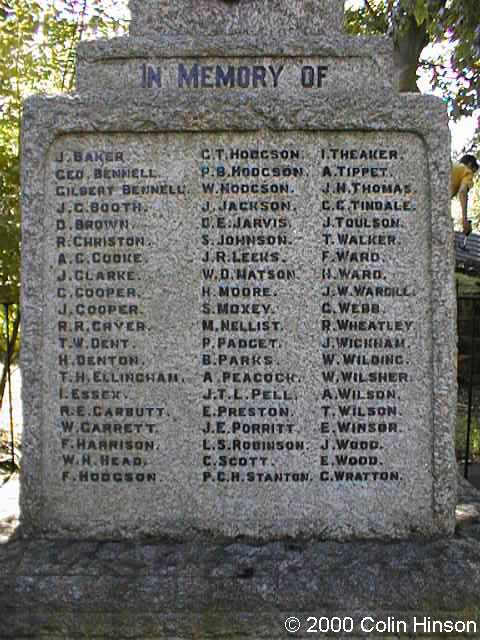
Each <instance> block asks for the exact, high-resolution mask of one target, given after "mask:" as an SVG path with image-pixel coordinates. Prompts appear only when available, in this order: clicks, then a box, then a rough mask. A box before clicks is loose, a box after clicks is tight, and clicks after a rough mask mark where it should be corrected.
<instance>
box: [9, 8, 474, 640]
mask: <svg viewBox="0 0 480 640" xmlns="http://www.w3.org/2000/svg"><path fill="white" fill-rule="evenodd" d="M342 5H343V3H342V2H340V1H339V0H311V1H307V0H305V1H300V0H288V1H287V0H271V1H269V2H265V1H263V0H237V1H229V2H227V1H225V0H142V1H140V0H132V1H131V2H130V8H131V12H132V22H131V26H130V34H129V36H127V37H122V38H117V39H113V40H110V41H107V40H103V41H102V40H100V41H95V42H87V43H82V44H81V45H80V47H79V50H78V72H77V84H76V92H75V93H74V94H72V95H64V96H55V97H44V96H34V97H32V98H31V99H29V100H28V101H27V103H26V104H25V108H24V116H23V134H22V180H23V245H22V249H23V285H22V295H23V300H22V313H23V330H22V340H23V353H22V366H23V385H24V392H23V401H24V413H25V424H26V433H25V440H24V452H23V477H22V489H21V510H22V515H21V527H20V529H19V533H18V535H17V536H16V537H15V538H14V539H13V540H12V541H11V542H9V543H8V545H6V547H5V550H4V551H3V550H0V553H1V554H2V555H1V557H0V560H1V566H2V568H3V569H4V577H3V578H2V580H1V582H0V584H1V591H0V594H1V595H0V602H1V603H2V610H3V611H6V619H7V621H8V625H6V627H8V631H6V634H7V635H4V636H1V637H6V638H16V639H17V640H18V639H20V638H49V639H53V640H56V639H57V638H77V637H78V638H110V637H111V638H124V637H125V638H145V639H146V638H152V639H153V638H159V639H160V638H172V639H173V638H176V639H180V638H182V639H183V638H192V639H193V638H201V639H203V638H210V637H212V638H214V637H215V638H222V639H223V638H229V637H232V638H233V637H236V638H269V639H270V638H271V639H275V638H281V637H288V636H289V635H292V634H293V632H296V633H295V636H296V637H310V635H311V633H312V632H315V631H316V632H317V633H320V632H323V634H324V635H325V632H329V633H330V635H328V637H338V638H347V637H348V638H360V637H367V636H368V637H385V638H387V637H388V638H390V637H392V638H393V637H400V636H401V635H402V634H404V635H405V634H406V635H408V634H411V637H416V635H418V636H419V637H420V635H422V634H423V635H424V636H425V637H432V638H433V637H444V636H442V634H441V633H440V635H439V634H438V633H437V632H438V629H439V627H435V625H433V626H432V624H430V623H431V622H432V621H433V622H434V621H443V622H441V624H447V622H448V621H450V622H451V623H452V624H457V622H458V624H459V625H460V624H465V625H466V624H467V621H469V623H470V622H471V623H472V624H473V623H474V622H475V624H477V623H478V621H479V613H480V611H479V607H480V605H479V603H480V598H479V595H480V577H479V576H480V573H479V572H478V568H479V566H480V565H479V561H480V557H479V556H480V554H479V549H478V543H477V542H476V541H475V540H474V538H473V537H472V536H467V535H461V533H458V532H457V534H456V535H455V536H454V529H455V524H456V520H455V506H456V504H457V487H456V463H455V457H454V450H453V431H454V423H455V406H456V373H455V355H456V335H455V314H456V307H455V296H454V284H453V243H452V225H451V221H450V214H449V209H450V206H449V192H448V185H449V171H450V168H449V157H450V146H449V133H448V127H447V115H446V110H445V107H444V105H443V104H442V102H441V101H440V100H439V99H437V98H434V97H425V96H420V95H413V94H402V95H400V94H399V93H398V92H397V90H396V85H395V72H394V67H393V56H392V48H391V44H390V42H389V40H388V39H386V38H369V39H366V38H352V37H347V36H345V35H344V34H343V6H342ZM472 509H474V507H472ZM478 513H479V514H480V511H479V512H478ZM460 531H461V530H460ZM12 585H13V586H12ZM7 593H8V599H7ZM12 593H13V595H12ZM4 603H5V606H3V604H4ZM22 607H26V608H28V611H27V610H25V609H22ZM292 616H295V617H294V618H292ZM321 616H324V618H322V620H323V622H321V621H320V622H319V619H320V617H321ZM337 618H338V620H340V623H339V624H340V626H339V628H335V624H336V622H335V621H336V620H337ZM365 619H367V622H365ZM370 619H371V620H372V622H368V620H370ZM292 620H293V622H292ZM295 620H297V621H298V627H297V628H295V625H296V622H295ZM325 620H326V621H327V622H325ZM350 620H351V623H350ZM445 620H446V621H447V622H445ZM452 621H453V622H452ZM461 621H463V622H461ZM402 623H404V625H403V626H402ZM326 624H327V625H331V626H329V627H328V628H326V627H325V625H326ZM439 624H440V622H439ZM322 625H323V626H322ZM369 625H370V626H371V628H369ZM382 625H383V626H382ZM422 625H423V626H422ZM429 625H430V626H429ZM445 628H446V627H443V629H445ZM465 628H466V627H465ZM478 628H480V627H478V626H477V629H478ZM471 629H472V627H469V628H468V632H471ZM455 630H456V631H459V630H462V629H460V627H455ZM447 631H448V629H447ZM365 634H366V635H365ZM395 634H397V635H395ZM0 635H1V634H0ZM468 637H480V631H479V635H477V636H475V635H473V636H472V635H471V633H470V636H468Z"/></svg>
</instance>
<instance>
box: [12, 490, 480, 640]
mask: <svg viewBox="0 0 480 640" xmlns="http://www.w3.org/2000/svg"><path fill="white" fill-rule="evenodd" d="M457 513H458V526H457V533H456V535H455V537H454V538H451V539H439V540H433V541H425V540H410V541H407V542H396V543H387V542H355V543H348V544H341V543H335V542H310V543H305V544H296V543H295V542H293V541H292V542H288V541H285V542H276V543H271V544H265V545H261V546H252V545H246V544H242V543H236V544H229V545H219V544H184V545H182V544H171V543H162V542H154V543H153V542H152V543H142V544H132V543H123V542H97V543H95V542H82V541H49V540H35V539H29V540H23V539H21V537H20V535H19V534H17V535H16V536H15V537H14V539H12V540H11V541H10V542H8V543H7V544H4V545H1V546H0V566H1V569H2V571H1V575H0V610H1V612H2V614H1V626H0V637H1V638H2V639H5V640H7V639H8V640H13V639H14V640H24V639H25V640H26V639H27V638H35V639H36V640H40V639H45V640H46V639H48V640H60V639H62V640H67V639H73V638H82V639H86V638H88V639H97V638H98V639H100V638H102V639H107V638H112V639H113V638H115V640H120V639H123V638H125V639H127V638H128V639H135V640H147V639H149V640H153V639H156V640H157V639H158V640H160V639H162V640H163V639H172V640H173V639H175V640H183V639H187V638H188V639H189V640H194V639H195V640H205V639H210V638H212V639H213V638H216V639H221V640H227V639H230V638H231V639H235V640H240V639H244V638H252V639H255V640H260V639H266V640H267V639H268V640H275V639H277V638H286V637H289V636H290V637H295V638H312V637H315V636H316V635H317V637H318V636H321V637H324V638H337V639H343V638H349V639H357V638H382V639H390V638H391V639H393V638H401V637H420V638H425V639H427V638H446V637H455V638H459V637H470V638H478V637H480V542H479V541H480V524H479V523H478V519H479V513H480V511H479V509H478V503H475V502H473V501H472V499H471V497H470V499H469V498H468V496H467V499H465V500H464V501H463V504H462V505H460V506H459V509H458V511H457ZM292 616H295V617H296V618H298V619H299V620H300V621H301V629H300V631H299V632H296V633H288V632H287V631H286V630H285V620H286V619H287V618H291V617H292ZM321 617H322V618H323V620H322V624H323V625H325V624H331V625H333V624H337V625H338V624H339V623H338V622H334V617H336V618H337V619H341V623H342V624H345V625H346V626H347V628H348V626H349V624H350V623H349V619H350V618H352V619H353V625H354V627H353V630H352V632H339V633H321V632H320V631H319V626H318V624H316V623H315V622H314V618H316V619H320V618H321ZM308 618H310V620H308ZM327 618H328V619H329V622H328V621H326V620H327ZM362 620H363V621H364V622H363V623H362ZM447 621H451V622H452V623H455V624H457V625H460V626H457V630H456V631H449V630H448V629H449V627H446V626H444V627H443V632H438V631H435V630H433V626H432V625H433V623H434V622H435V623H438V624H439V623H442V624H444V625H447ZM462 621H463V622H462ZM403 623H404V625H403ZM467 623H470V628H472V623H475V624H476V629H477V631H476V632H474V633H469V634H467V633H466V634H462V632H461V628H462V627H461V625H462V624H464V625H465V629H466V628H467V626H466V625H467ZM291 624H294V626H295V622H293V623H291ZM362 624H363V629H362ZM414 624H416V625H417V626H416V627H414ZM438 624H437V626H438ZM312 625H313V629H315V628H316V629H317V631H313V630H312V631H311V632H310V633H308V632H307V629H308V628H309V627H310V628H312ZM382 625H384V626H382ZM422 625H423V626H422ZM404 626H405V628H406V631H405V630H404ZM376 627H377V629H376ZM429 629H430V631H429Z"/></svg>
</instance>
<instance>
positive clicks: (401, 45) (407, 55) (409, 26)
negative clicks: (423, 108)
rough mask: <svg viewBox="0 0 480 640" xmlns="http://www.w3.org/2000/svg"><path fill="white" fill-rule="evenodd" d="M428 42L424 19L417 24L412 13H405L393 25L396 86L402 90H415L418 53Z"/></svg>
mask: <svg viewBox="0 0 480 640" xmlns="http://www.w3.org/2000/svg"><path fill="white" fill-rule="evenodd" d="M428 42H429V37H428V32H427V23H426V21H425V22H423V23H422V24H420V25H418V24H417V21H416V20H415V17H414V16H413V15H407V16H404V17H402V18H401V20H400V21H399V22H398V23H397V24H396V25H395V30H394V33H393V43H394V62H395V68H396V71H397V78H396V80H397V88H398V90H399V91H402V92H408V91H409V92H416V93H418V92H419V91H420V90H419V88H418V86H417V69H418V65H419V60H420V55H421V53H422V51H423V49H424V47H426V45H427V44H428Z"/></svg>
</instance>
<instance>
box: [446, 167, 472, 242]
mask: <svg viewBox="0 0 480 640" xmlns="http://www.w3.org/2000/svg"><path fill="white" fill-rule="evenodd" d="M477 171H478V162H477V159H476V158H475V156H471V155H468V154H467V155H465V156H463V157H462V158H460V160H459V162H455V163H454V165H453V166H452V180H451V192H452V198H454V197H455V196H457V197H458V200H459V202H460V205H461V207H462V224H463V233H464V234H465V240H466V237H467V236H468V235H469V234H470V233H471V232H472V223H471V222H470V220H469V219H468V215H467V211H468V192H469V191H470V189H471V188H472V187H473V176H474V175H475V174H476V172H477Z"/></svg>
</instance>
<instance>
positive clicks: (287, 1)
mask: <svg viewBox="0 0 480 640" xmlns="http://www.w3.org/2000/svg"><path fill="white" fill-rule="evenodd" d="M130 10H131V13H132V23H131V26H130V33H131V35H132V36H138V35H153V36H155V37H158V36H162V35H171V34H188V35H193V36H197V35H199V34H202V35H207V36H209V35H217V34H228V35H245V36H256V35H257V34H261V35H264V34H268V35H271V34H274V35H276V36H277V37H278V36H279V35H282V36H283V35H285V34H289V33H290V34H291V33H294V34H295V35H298V34H304V33H308V34H312V33H314V34H318V35H320V34H323V33H325V32H329V31H330V32H331V31H334V32H335V31H336V32H340V31H341V28H342V21H343V2H339V1H338V0H308V1H305V0H269V1H268V2H265V1H264V0H233V1H230V0H220V1H216V2H211V0H131V1H130Z"/></svg>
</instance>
